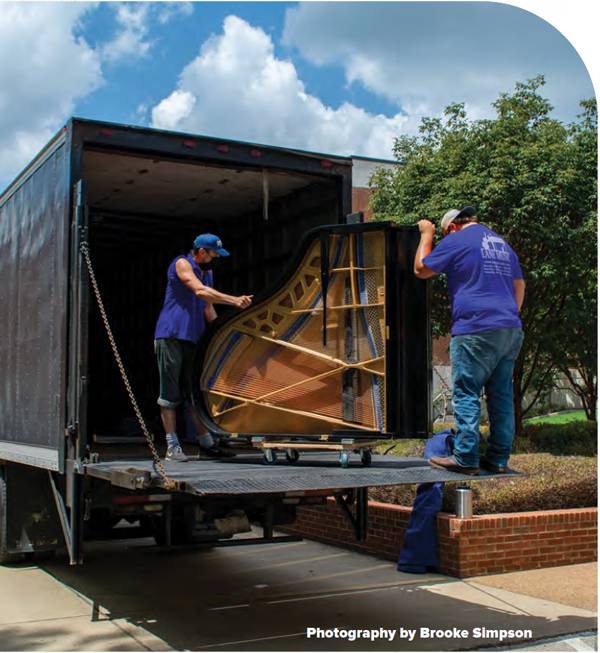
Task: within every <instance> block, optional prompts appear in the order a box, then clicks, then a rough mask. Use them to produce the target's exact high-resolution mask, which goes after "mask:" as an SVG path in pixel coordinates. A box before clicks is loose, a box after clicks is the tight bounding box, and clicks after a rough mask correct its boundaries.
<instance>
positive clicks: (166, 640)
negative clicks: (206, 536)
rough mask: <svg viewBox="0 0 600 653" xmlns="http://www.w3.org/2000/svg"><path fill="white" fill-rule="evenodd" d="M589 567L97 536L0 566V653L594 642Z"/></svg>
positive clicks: (516, 646) (532, 646) (309, 545)
mask: <svg viewBox="0 0 600 653" xmlns="http://www.w3.org/2000/svg"><path fill="white" fill-rule="evenodd" d="M596 574H597V567H596V565H595V564H585V565H575V566H571V567H557V568H555V569H551V570H537V571H531V572H519V573H513V574H504V575H499V576H490V577H487V578H472V579H467V580H457V579H453V578H449V577H447V576H442V575H437V574H426V575H423V576H415V575H410V574H402V573H398V572H397V571H396V569H395V565H394V564H392V563H390V562H386V561H382V560H379V559H377V558H372V557H369V556H364V555H360V554H357V553H353V552H350V551H345V550H341V549H337V548H333V547H329V546H326V545H322V544H318V543H314V542H307V541H303V542H297V543H296V542H293V543H285V544H283V543H282V544H276V545H254V546H244V547H239V548H217V549H208V550H182V551H179V552H166V551H164V550H160V549H158V548H157V547H155V546H153V544H152V543H151V541H150V540H137V541H134V540H129V541H120V542H118V541H113V542H98V543H92V544H89V545H87V546H86V561H85V564H84V565H83V566H81V567H69V566H68V564H67V561H66V560H65V559H64V558H58V559H57V560H55V561H54V562H52V563H51V564H48V565H44V566H43V567H35V566H16V567H12V568H11V567H0V588H1V591H0V650H1V651H70V650H77V651H112V650H118V651H138V650H156V651H160V650H191V651H201V650H215V651H227V650H231V651H309V650H311V651H312V650H318V651H345V650H351V651H454V650H459V649H462V650H465V649H470V650H478V649H484V648H485V649H488V650H489V649H490V648H497V649H498V650H515V651H516V650H523V649H521V648H520V647H522V646H524V647H526V648H525V649H524V650H532V651H533V650H547V651H555V650H564V651H569V650H588V649H586V648H585V647H587V646H592V649H591V650H594V648H593V647H595V640H594V638H593V635H591V636H590V635H589V634H588V635H581V634H582V633H590V632H593V631H595V629H596V623H597V621H596V616H597V613H596V594H597V589H596V587H597V585H596V577H597V576H596ZM310 628H314V629H321V631H322V632H323V633H324V634H323V637H321V638H318V639H317V638H316V637H315V636H311V637H310V638H309V637H308V636H307V633H308V632H309V631H308V629H310ZM421 628H428V629H429V632H431V631H434V632H435V633H436V634H435V635H434V636H433V637H423V636H422V631H421ZM335 629H338V635H341V633H342V632H344V633H346V636H345V637H341V636H338V637H335V636H334V632H335ZM477 629H479V630H477ZM358 630H360V631H361V638H360V639H358V640H356V641H349V640H348V633H349V631H358ZM511 630H512V631H513V635H512V636H511V635H510V634H503V632H502V631H511ZM365 631H369V635H370V636H369V638H367V639H365V638H364V636H363V635H364V632H365ZM371 631H372V632H371ZM383 631H388V633H387V636H386V635H384V632H383ZM514 631H516V633H515V632H514ZM527 631H531V635H530V636H529V635H528V634H527ZM392 632H394V633H395V635H394V636H393V639H392V640H391V641H390V639H389V634H390V633H392ZM411 632H412V633H414V634H413V636H412V638H411V637H410V633H411ZM457 632H458V634H457ZM374 633H376V634H377V636H376V637H375V636H374V635H373V634H374ZM490 633H491V635H490ZM523 633H525V635H523ZM328 634H329V635H330V636H328ZM401 635H404V637H401ZM478 635H479V636H478ZM573 635H576V637H573ZM371 636H373V640H371ZM557 638H558V639H557ZM569 642H573V645H571V644H569ZM557 645H558V646H559V648H556V646H557ZM540 646H542V647H545V648H539V647H540ZM548 647H550V648H548ZM552 647H554V648H552ZM561 647H562V648H561ZM567 647H571V648H567ZM577 647H579V648H577Z"/></svg>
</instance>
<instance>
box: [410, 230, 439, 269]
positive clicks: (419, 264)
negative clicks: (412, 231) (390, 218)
mask: <svg viewBox="0 0 600 653" xmlns="http://www.w3.org/2000/svg"><path fill="white" fill-rule="evenodd" d="M419 231H420V232H421V241H420V242H419V247H418V248H417V253H416V254H415V265H414V273H415V276H417V277H419V279H429V277H432V276H433V275H434V274H435V272H434V271H433V270H431V269H430V268H428V267H427V266H426V265H425V264H424V263H423V259H424V258H425V257H426V256H427V255H428V254H429V253H431V247H432V245H433V235H434V234H435V225H434V224H433V222H430V221H429V220H419Z"/></svg>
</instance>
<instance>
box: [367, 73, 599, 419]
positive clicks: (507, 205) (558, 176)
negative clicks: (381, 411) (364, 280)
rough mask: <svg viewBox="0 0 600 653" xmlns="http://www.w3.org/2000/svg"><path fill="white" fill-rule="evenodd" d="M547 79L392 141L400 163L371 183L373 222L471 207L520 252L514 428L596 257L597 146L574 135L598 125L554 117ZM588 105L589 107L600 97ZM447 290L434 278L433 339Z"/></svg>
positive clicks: (560, 351)
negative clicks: (485, 114)
mask: <svg viewBox="0 0 600 653" xmlns="http://www.w3.org/2000/svg"><path fill="white" fill-rule="evenodd" d="M544 83H545V82H544V78H543V77H542V76H540V77H536V78H535V79H532V80H529V81H528V82H527V83H525V84H523V83H517V85H516V87H515V90H514V92H512V93H510V94H509V93H502V94H501V95H500V96H499V98H498V100H496V102H494V103H493V106H494V108H495V110H496V116H495V118H493V119H486V120H475V121H471V120H469V119H468V118H467V114H466V111H465V107H464V104H452V105H450V106H449V107H447V109H446V112H445V116H446V118H445V120H442V119H430V118H425V119H423V120H422V124H421V127H420V136H416V137H409V136H400V137H399V138H398V139H396V143H395V147H394V155H395V157H396V159H397V160H398V162H399V163H400V164H401V165H400V166H398V168H397V169H396V170H395V171H383V170H380V171H379V172H378V173H376V174H375V175H374V176H373V179H372V181H371V186H372V188H373V195H372V199H371V207H372V209H373V215H374V218H375V219H378V220H389V219H392V220H396V221H397V222H399V223H401V224H415V223H416V222H417V221H418V220H419V219H421V218H427V219H430V220H432V221H433V222H435V223H438V224H439V220H440V218H441V216H442V215H443V214H444V213H445V212H446V211H447V210H449V209H450V208H461V206H465V205H472V206H474V207H475V208H476V210H477V215H478V216H479V218H480V219H481V220H482V222H483V223H484V224H486V225H487V226H489V227H490V228H491V229H493V230H494V231H496V232H498V233H499V234H501V235H502V236H503V237H504V238H505V239H506V240H507V241H508V242H509V243H510V244H511V246H512V247H513V249H514V250H515V252H516V253H517V255H518V256H519V260H520V263H521V267H522V270H523V273H524V278H525V282H526V284H527V292H526V297H525V303H524V305H523V309H522V312H521V319H522V322H523V329H524V332H525V340H524V345H523V349H522V351H521V354H520V356H519V359H518V361H517V364H516V365H515V375H514V402H515V415H516V419H517V431H518V432H520V430H521V426H522V419H523V417H524V416H525V415H526V414H527V412H528V411H529V410H530V409H531V408H532V407H533V405H534V404H535V402H536V401H537V400H538V399H539V398H540V397H542V396H544V394H546V392H547V391H548V389H550V388H551V387H552V383H553V378H554V373H555V371H556V369H557V367H558V366H559V365H560V364H561V362H563V363H564V362H565V342H564V339H563V338H564V332H565V324H566V321H565V318H564V314H565V311H567V310H568V311H569V312H572V313H571V315H572V318H573V319H574V320H575V321H577V322H581V318H582V317H583V316H581V315H580V311H584V310H585V309H584V307H583V306H582V305H580V304H577V303H576V302H574V301H572V298H573V296H574V294H576V293H582V294H583V295H585V297H586V301H588V299H589V297H588V295H589V293H590V287H589V286H584V285H582V277H585V278H589V275H590V274H592V275H595V268H596V260H595V255H594V256H591V255H590V251H589V250H590V248H583V249H582V247H581V244H582V242H583V241H586V239H587V241H586V242H588V243H589V242H593V243H594V244H595V242H596V233H595V232H594V233H593V236H592V235H591V230H592V228H593V223H594V220H593V212H594V210H595V203H592V200H591V197H590V194H589V193H588V192H587V190H586V189H587V188H588V187H589V180H587V181H585V182H584V181H582V175H587V176H590V175H591V176H592V177H593V178H594V179H595V177H596V176H597V171H596V172H594V166H593V164H592V157H591V156H590V151H591V147H588V149H587V150H586V154H585V155H584V153H583V150H582V148H581V147H580V145H581V143H579V145H578V139H579V141H581V139H583V138H584V136H585V139H588V132H589V131H590V130H592V131H593V128H592V124H591V122H590V121H589V120H588V122H589V123H590V124H586V122H585V121H586V118H585V117H584V119H583V120H582V121H581V122H580V123H577V124H576V125H572V126H570V127H565V126H564V125H563V124H562V123H561V122H560V121H558V120H556V119H553V118H551V117H550V113H551V111H552V107H551V105H550V103H549V102H548V100H546V99H544V98H543V97H541V96H540V95H539V93H538V90H539V88H540V87H541V86H543V84H544ZM584 106H587V107H588V108H589V109H590V110H591V111H592V112H593V110H592V109H591V107H593V106H595V101H588V102H586V103H584ZM592 122H593V121H592ZM588 140H589V139H588ZM588 140H586V146H589V143H588ZM592 141H593V139H592ZM438 237H439V236H438ZM590 239H591V240H590ZM586 275H588V276H586ZM444 287H445V279H444V278H443V276H442V277H440V278H438V277H437V276H436V277H434V278H433V280H432V288H431V290H432V293H431V295H432V314H433V322H434V336H440V335H444V334H448V333H449V330H450V316H449V311H448V298H447V292H446V291H445V289H444ZM588 305H589V303H588ZM575 314H577V316H575ZM594 316H595V313H594ZM594 319H595V318H594ZM574 351H575V350H574V349H573V352H574ZM526 394H527V395H528V396H529V397H531V399H530V400H529V401H528V402H527V403H525V401H524V399H525V396H526Z"/></svg>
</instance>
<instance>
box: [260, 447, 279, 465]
mask: <svg viewBox="0 0 600 653" xmlns="http://www.w3.org/2000/svg"><path fill="white" fill-rule="evenodd" d="M263 463H264V464H265V465H276V464H277V454H276V453H275V452H274V451H273V449H267V450H266V451H265V455H264V456H263Z"/></svg>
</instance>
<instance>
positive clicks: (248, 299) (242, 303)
mask: <svg viewBox="0 0 600 653" xmlns="http://www.w3.org/2000/svg"><path fill="white" fill-rule="evenodd" d="M253 297H254V295H240V296H239V297H236V298H235V306H237V307H238V308H248V306H250V304H252V298H253Z"/></svg>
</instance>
